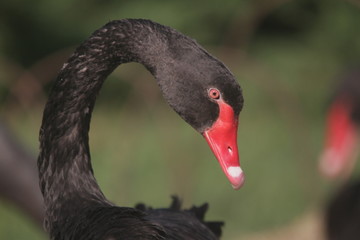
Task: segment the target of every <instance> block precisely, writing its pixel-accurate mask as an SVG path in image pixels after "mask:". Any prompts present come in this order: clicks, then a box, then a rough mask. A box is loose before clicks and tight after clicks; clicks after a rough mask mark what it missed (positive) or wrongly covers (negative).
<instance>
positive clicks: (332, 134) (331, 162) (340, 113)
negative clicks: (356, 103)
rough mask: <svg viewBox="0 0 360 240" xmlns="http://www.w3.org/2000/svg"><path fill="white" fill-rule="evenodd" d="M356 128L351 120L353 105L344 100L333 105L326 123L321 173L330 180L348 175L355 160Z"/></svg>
mask: <svg viewBox="0 0 360 240" xmlns="http://www.w3.org/2000/svg"><path fill="white" fill-rule="evenodd" d="M356 132H357V130H356V126H355V125H354V123H353V121H352V119H351V105H350V104H348V102H347V101H345V100H344V99H341V100H338V101H336V102H334V103H333V104H332V106H331V107H330V109H329V112H328V116H327V123H326V136H325V147H324V152H323V153H322V156H321V158H320V166H319V168H320V172H321V173H322V174H323V175H325V176H326V177H328V178H334V177H338V176H341V175H347V174H349V173H350V172H351V169H352V168H353V165H354V160H355V152H356V151H355V149H356V145H357V134H356Z"/></svg>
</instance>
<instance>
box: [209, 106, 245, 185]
mask: <svg viewBox="0 0 360 240" xmlns="http://www.w3.org/2000/svg"><path fill="white" fill-rule="evenodd" d="M218 104H219V108H220V112H219V117H218V119H217V120H216V122H215V123H214V124H213V125H212V127H211V128H209V129H207V130H206V131H205V132H204V133H203V136H204V137H205V139H206V141H207V142H208V144H209V146H210V148H211V150H212V151H213V153H214V155H215V157H216V158H217V160H218V161H219V163H220V166H221V168H222V170H223V171H224V173H225V175H226V177H227V178H228V179H229V181H230V183H231V185H232V186H233V188H234V189H239V188H240V187H241V186H242V185H243V184H244V180H245V176H244V173H243V171H242V169H241V167H240V162H239V153H238V147H237V128H238V118H237V116H235V115H234V111H233V109H232V107H230V106H229V105H228V104H226V103H225V102H224V101H223V100H219V101H218Z"/></svg>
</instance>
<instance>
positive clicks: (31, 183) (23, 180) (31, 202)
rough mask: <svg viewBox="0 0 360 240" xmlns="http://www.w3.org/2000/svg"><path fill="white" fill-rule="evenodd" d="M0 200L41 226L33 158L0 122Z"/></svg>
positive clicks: (39, 193)
mask: <svg viewBox="0 0 360 240" xmlns="http://www.w3.org/2000/svg"><path fill="white" fill-rule="evenodd" d="M0 197H1V198H4V199H6V200H7V201H9V202H10V203H11V204H13V205H14V206H16V207H19V208H20V209H21V210H22V211H23V212H24V213H26V215H27V216H29V217H31V219H32V220H33V221H34V222H35V223H37V224H39V225H41V226H42V224H43V221H44V204H43V198H42V195H41V192H40V188H39V177H38V171H37V168H36V158H35V157H34V156H32V155H31V154H29V153H28V152H27V151H26V150H25V147H24V146H23V145H22V144H21V143H20V142H19V141H18V139H17V138H16V137H15V135H14V134H13V133H12V132H11V131H10V129H9V127H8V126H7V124H5V122H4V121H2V120H0Z"/></svg>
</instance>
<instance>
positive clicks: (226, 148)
mask: <svg viewBox="0 0 360 240" xmlns="http://www.w3.org/2000/svg"><path fill="white" fill-rule="evenodd" d="M127 62H139V63H141V64H143V65H144V66H145V67H146V68H147V69H148V70H149V71H150V72H151V73H152V74H153V75H154V77H155V78H156V80H157V83H158V85H159V86H160V89H161V90H162V93H163V96H164V98H165V99H166V101H167V102H168V103H169V105H170V106H171V107H172V108H173V109H174V110H175V111H176V112H177V113H178V114H179V115H180V116H181V117H182V118H183V119H184V120H185V121H186V122H187V123H189V124H190V125H191V126H192V127H193V128H195V129H196V130H197V131H198V132H199V133H201V134H202V135H203V136H204V137H205V139H206V140H207V142H208V144H209V145H210V147H211V149H212V151H213V152H214V154H215V156H216V157H217V159H218V161H219V163H220V165H221V167H222V169H223V171H224V172H225V174H226V176H227V177H228V179H229V180H230V182H231V184H232V185H233V187H234V188H236V189H237V188H240V186H241V185H242V184H243V182H244V174H243V172H242V170H241V168H240V165H239V157H238V149H237V126H238V115H239V113H240V111H241V109H242V106H243V97H242V91H241V88H240V86H239V84H238V83H237V82H236V80H235V78H234V76H233V75H232V73H231V72H230V71H229V70H228V69H227V68H226V67H225V65H224V64H223V63H221V62H220V61H219V60H217V59H216V58H214V57H212V56H211V55H210V54H209V53H207V52H206V51H205V50H204V49H203V48H202V47H201V46H199V45H198V44H197V43H196V42H195V41H194V40H192V39H190V38H188V37H186V36H184V35H182V34H181V33H179V32H177V31H175V30H174V29H172V28H169V27H166V26H162V25H160V24H157V23H155V22H152V21H150V20H141V19H124V20H116V21H111V22H109V23H108V24H106V25H105V26H103V27H102V28H100V29H98V30H97V31H95V32H94V33H93V34H92V35H91V36H90V37H89V38H88V39H87V40H86V41H85V42H84V43H83V44H81V45H80V46H79V47H78V48H77V49H76V50H75V52H74V54H73V55H72V56H71V57H70V58H69V60H68V62H67V63H65V64H64V66H63V67H62V69H61V70H60V73H59V75H58V77H57V79H56V81H55V83H54V85H53V88H52V91H51V93H50V95H49V99H48V101H47V104H46V106H45V110H44V115H43V120H42V126H41V129H40V154H39V159H38V167H39V176H40V188H41V191H42V193H43V196H44V202H45V207H46V216H45V228H46V230H47V231H48V232H49V233H50V236H51V239H54V240H55V239H56V240H62V239H67V240H70V239H76V240H80V239H87V240H89V239H109V240H110V239H197V240H199V239H216V236H215V235H214V234H212V233H211V232H210V231H209V230H208V229H207V228H205V229H204V231H200V230H201V229H199V228H198V225H199V224H197V223H196V222H197V218H196V217H193V218H192V220H189V218H188V217H189V216H190V215H189V214H187V215H186V217H181V216H179V215H180V214H182V213H183V212H180V211H177V212H176V211H169V210H157V211H150V210H149V211H144V210H146V209H147V208H144V209H143V210H141V208H140V209H134V208H127V207H117V206H114V204H112V203H111V202H109V201H108V200H107V199H106V198H105V197H104V195H103V193H102V192H101V190H100V188H99V186H98V184H97V182H96V180H95V177H94V175H93V170H92V167H91V161H90V152H89V151H90V150H89V144H88V132H89V127H90V118H91V113H92V110H93V107H94V103H95V99H96V96H97V94H98V92H99V90H100V88H101V86H102V84H103V82H104V80H105V79H106V77H107V76H108V75H109V74H110V73H111V72H112V71H113V70H114V69H115V68H116V67H117V66H118V65H119V64H121V63H127ZM174 212H175V215H174ZM195 212H196V211H195ZM158 213H160V214H158ZM195 215H196V214H195ZM167 218H169V220H166V219H167ZM181 219H184V220H185V221H182V220H181ZM172 221H174V222H172ZM179 222H181V224H176V223H179ZM199 231H200V232H199Z"/></svg>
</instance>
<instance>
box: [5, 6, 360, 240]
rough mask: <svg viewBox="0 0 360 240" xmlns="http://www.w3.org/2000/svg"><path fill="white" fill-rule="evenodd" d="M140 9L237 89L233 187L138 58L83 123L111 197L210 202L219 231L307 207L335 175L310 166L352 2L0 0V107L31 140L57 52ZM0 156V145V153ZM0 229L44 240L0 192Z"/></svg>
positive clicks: (359, 17)
mask: <svg viewBox="0 0 360 240" xmlns="http://www.w3.org/2000/svg"><path fill="white" fill-rule="evenodd" d="M125 17H132V18H149V19H152V20H154V21H157V22H160V23H162V24H165V25H170V26H172V27H174V28H177V29H178V30H180V31H182V32H183V33H185V34H187V35H189V36H191V37H192V38H195V39H196V40H197V41H198V42H199V43H201V44H202V45H204V46H205V48H207V49H208V50H209V51H210V52H211V53H212V54H214V55H215V56H217V57H218V58H219V59H221V60H222V61H223V62H224V63H225V64H226V65H228V67H229V68H230V69H231V70H232V71H233V72H234V74H235V75H236V77H237V79H238V81H239V82H240V84H241V85H242V87H243V91H244V96H245V107H244V110H243V112H242V113H241V116H240V126H239V133H238V134H239V137H238V141H239V152H240V157H241V164H242V167H243V169H244V171H245V173H246V177H247V178H246V184H245V186H244V188H243V189H241V190H239V191H234V190H232V189H231V187H230V184H229V183H228V182H227V180H226V178H225V176H224V175H223V173H222V172H221V170H220V167H219V166H218V164H217V162H216V160H215V158H214V157H213V155H212V153H211V152H210V150H209V149H208V146H207V144H206V143H205V141H204V139H203V138H202V137H201V136H200V135H198V134H197V133H196V132H195V131H194V130H193V129H191V128H190V127H189V126H188V125H187V124H186V123H184V122H183V121H182V120H181V119H180V118H179V117H178V116H177V115H176V113H174V112H172V111H171V110H170V109H169V108H168V106H167V105H166V104H165V103H164V102H163V100H162V98H161V96H160V93H159V91H158V89H157V86H156V84H155V81H154V80H153V79H152V77H151V75H150V74H149V73H148V72H146V70H145V69H144V68H143V67H141V66H140V65H139V64H126V65H124V66H121V67H119V68H118V69H117V70H116V71H115V72H114V73H113V74H112V75H111V79H109V80H108V81H107V82H106V84H105V86H104V89H103V90H102V92H101V94H100V96H99V101H98V103H97V106H96V108H95V112H94V114H93V121H92V125H91V132H90V143H91V152H92V159H93V167H94V170H95V175H96V177H97V179H98V181H99V183H100V186H101V187H102V189H103V191H104V193H105V195H106V196H107V197H108V198H109V199H111V200H112V201H114V202H115V203H117V204H119V205H125V206H133V205H134V204H135V203H138V202H139V201H144V202H145V203H147V204H150V205H152V206H154V207H162V206H166V205H168V204H169V202H170V195H172V194H178V195H179V196H180V197H182V198H183V199H184V205H185V206H187V207H188V206H190V205H191V204H193V203H194V204H201V203H203V202H205V201H206V202H209V203H210V211H209V213H208V215H207V217H208V219H213V220H221V219H223V220H225V221H226V227H225V229H224V238H223V239H240V238H241V236H242V235H243V234H246V233H250V232H258V231H262V230H265V229H271V228H275V227H278V226H282V225H285V224H287V223H288V222H289V221H291V220H292V219H294V218H295V217H296V216H299V215H301V214H302V213H304V212H305V211H308V210H309V209H321V208H322V207H323V204H324V202H325V201H326V199H327V196H328V194H329V193H330V192H331V190H332V189H333V188H334V186H335V185H336V184H329V183H326V181H324V180H323V179H322V178H321V177H320V176H319V174H318V172H317V158H318V156H319V154H320V151H321V148H322V141H323V140H322V138H323V128H324V127H323V122H324V120H323V118H324V113H325V109H326V104H327V102H328V99H329V96H330V95H331V92H332V89H333V87H334V84H335V80H336V79H337V77H338V76H339V75H340V74H341V73H342V71H344V70H346V68H348V67H351V66H352V65H354V64H356V63H357V62H359V60H360V30H359V26H358V25H359V23H360V8H359V5H358V4H357V2H356V1H354V2H352V1H341V0H302V1H275V0H273V1H272V0H270V1H269V0H263V1H261V0H256V1H255V0H253V1H250V0H248V1H235V0H231V1H226V2H225V3H219V1H206V2H204V1H199V2H197V3H194V2H193V1H179V2H175V1H160V0H157V1H141V0H132V1H124V0H123V1H111V0H110V1H99V0H91V1H83V0H72V1H70V0H68V1H53V0H50V1H49V0H46V1H45V0H43V1H24V0H17V1H7V2H4V1H3V2H0V36H1V37H0V62H1V64H0V115H1V117H2V118H5V119H6V120H7V121H8V122H9V123H10V125H11V127H12V128H13V129H14V130H15V132H16V133H17V134H18V135H19V136H20V137H21V138H22V139H23V141H24V142H25V143H26V144H27V145H29V148H30V149H32V151H33V152H34V155H36V154H37V151H38V150H37V148H38V137H37V135H38V129H39V126H40V121H41V115H42V108H43V104H44V101H45V99H46V98H45V97H44V96H45V93H46V92H47V91H48V88H49V86H50V85H51V79H52V78H53V77H54V76H55V75H56V72H57V71H58V70H57V69H58V68H59V66H60V64H61V63H62V62H64V61H65V60H66V58H67V56H68V55H69V53H71V51H72V49H73V48H74V46H76V45H78V44H79V43H80V42H81V41H82V40H83V39H85V38H86V37H87V36H88V35H89V34H90V33H91V32H92V31H93V30H95V29H96V28H98V27H99V26H101V25H103V24H104V23H105V22H107V21H109V20H111V19H119V18H125ZM0 154H1V153H0ZM0 239H29V240H30V239H46V237H45V236H43V235H42V234H41V231H39V230H38V229H37V228H36V226H34V225H33V224H32V223H31V222H29V220H28V219H27V218H26V217H24V216H23V215H22V214H21V213H20V212H19V211H18V210H17V209H15V208H13V207H12V206H11V204H8V203H6V202H1V203H0Z"/></svg>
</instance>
